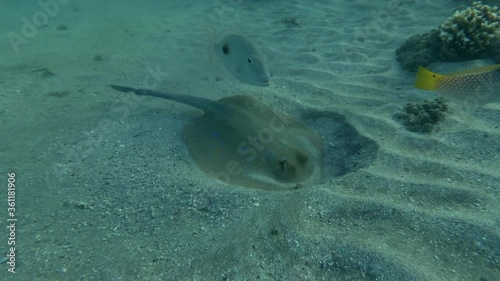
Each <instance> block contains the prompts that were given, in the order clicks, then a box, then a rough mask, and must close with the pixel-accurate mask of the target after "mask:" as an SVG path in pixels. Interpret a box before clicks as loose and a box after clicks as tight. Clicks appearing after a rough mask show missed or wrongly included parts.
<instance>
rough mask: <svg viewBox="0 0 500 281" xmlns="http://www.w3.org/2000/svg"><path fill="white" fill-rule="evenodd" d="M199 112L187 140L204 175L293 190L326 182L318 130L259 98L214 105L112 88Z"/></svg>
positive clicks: (234, 98)
mask: <svg viewBox="0 0 500 281" xmlns="http://www.w3.org/2000/svg"><path fill="white" fill-rule="evenodd" d="M111 87H112V88H113V89H115V90H118V91H121V92H133V93H135V94H137V95H141V96H154V97H158V98H164V99H168V100H172V101H176V102H179V103H184V104H187V105H190V106H192V107H195V108H198V109H200V110H202V111H203V112H204V114H203V115H201V116H199V117H196V118H194V119H193V120H191V122H189V123H187V124H186V125H185V127H184V141H185V142H186V145H187V148H188V150H189V153H190V155H191V157H192V158H193V160H194V161H195V162H196V165H197V166H198V167H199V169H200V170H202V171H203V172H205V173H206V174H208V175H209V176H210V177H212V178H216V179H218V180H220V181H222V182H224V183H228V184H235V185H239V186H243V187H252V188H260V189H268V190H287V189H294V188H298V187H301V186H303V185H304V184H310V183H314V182H317V181H318V180H319V179H320V178H321V168H322V158H323V155H322V142H321V138H320V136H319V135H318V134H317V133H316V132H315V131H313V130H311V129H309V128H307V127H306V126H304V125H302V124H301V123H300V122H298V121H295V120H293V119H292V118H291V117H289V116H287V115H285V114H284V113H281V112H279V111H277V110H276V109H273V108H272V107H270V106H267V105H265V104H263V103H261V102H259V101H257V100H256V99H254V98H252V97H249V96H243V95H237V96H231V97H226V98H222V99H220V100H217V101H214V100H209V99H205V98H200V97H195V96H189V95H178V94H171V93H166V92H159V91H153V90H146V89H137V88H129V87H123V86H116V85H111Z"/></svg>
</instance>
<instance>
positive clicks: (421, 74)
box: [415, 66, 446, 90]
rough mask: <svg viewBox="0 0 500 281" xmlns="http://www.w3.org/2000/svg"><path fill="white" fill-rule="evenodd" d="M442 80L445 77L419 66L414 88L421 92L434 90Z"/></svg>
mask: <svg viewBox="0 0 500 281" xmlns="http://www.w3.org/2000/svg"><path fill="white" fill-rule="evenodd" d="M443 78H446V76H445V75H441V74H437V73H434V72H432V71H430V70H428V69H426V68H425V67H422V66H419V67H418V71H417V80H416V81H415V87H416V88H418V89H423V90H436V89H437V88H438V83H439V81H440V80H442V79H443Z"/></svg>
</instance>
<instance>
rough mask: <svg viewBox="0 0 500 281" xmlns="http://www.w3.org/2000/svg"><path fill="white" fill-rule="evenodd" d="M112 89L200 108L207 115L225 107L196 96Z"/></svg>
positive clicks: (112, 86)
mask: <svg viewBox="0 0 500 281" xmlns="http://www.w3.org/2000/svg"><path fill="white" fill-rule="evenodd" d="M109 86H111V88H113V89H115V90H117V91H120V92H124V93H128V92H132V93H134V94H136V95H138V96H152V97H157V98H162V99H168V100H173V101H176V102H180V103H184V104H187V105H190V106H192V107H196V108H199V109H201V110H203V111H205V113H207V112H212V111H220V110H221V109H220V107H221V106H223V105H222V104H221V103H218V102H215V101H212V100H208V99H204V98H199V97H194V96H189V95H177V94H171V93H167V92H160V91H154V90H148V89H140V88H130V87H125V86H118V85H109Z"/></svg>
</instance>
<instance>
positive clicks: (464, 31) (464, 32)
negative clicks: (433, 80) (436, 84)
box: [439, 1, 500, 59]
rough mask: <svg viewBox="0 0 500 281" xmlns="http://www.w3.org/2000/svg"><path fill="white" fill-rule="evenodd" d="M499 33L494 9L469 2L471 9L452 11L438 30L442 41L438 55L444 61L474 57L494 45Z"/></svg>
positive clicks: (497, 16) (499, 26)
mask: <svg viewBox="0 0 500 281" xmlns="http://www.w3.org/2000/svg"><path fill="white" fill-rule="evenodd" d="M499 30H500V13H499V11H498V7H496V6H494V7H491V6H489V5H483V4H482V3H481V2H479V1H478V2H473V3H472V6H471V7H469V8H467V9H465V10H462V11H457V12H455V14H454V15H453V16H451V17H450V18H449V19H448V20H447V21H446V22H445V23H444V24H442V25H441V26H440V27H439V37H440V38H441V40H442V42H443V46H442V48H441V51H440V56H441V57H442V58H444V59H456V58H462V59H464V58H471V57H478V56H480V55H481V54H483V53H484V52H485V51H486V50H487V49H488V48H489V47H490V45H491V44H492V43H493V42H494V40H495V37H496V36H498V32H499Z"/></svg>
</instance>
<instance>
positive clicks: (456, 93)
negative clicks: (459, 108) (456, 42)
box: [415, 64, 500, 106]
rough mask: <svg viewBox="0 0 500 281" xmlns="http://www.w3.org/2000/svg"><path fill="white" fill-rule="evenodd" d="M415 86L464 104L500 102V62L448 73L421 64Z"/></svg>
mask: <svg viewBox="0 0 500 281" xmlns="http://www.w3.org/2000/svg"><path fill="white" fill-rule="evenodd" d="M415 87H416V88H418V89H423V90H435V91H437V92H438V93H440V94H441V95H443V96H445V97H448V98H450V99H454V100H457V101H461V102H464V105H472V106H474V105H476V106H478V105H484V104H487V103H492V102H500V64H496V65H490V66H484V67H477V68H473V69H468V70H464V71H459V72H455V73H451V74H447V75H443V74H438V73H434V72H432V71H429V70H427V69H425V68H424V67H422V66H420V67H419V68H418V72H417V79H416V81H415Z"/></svg>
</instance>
